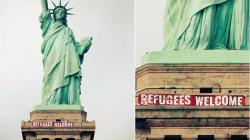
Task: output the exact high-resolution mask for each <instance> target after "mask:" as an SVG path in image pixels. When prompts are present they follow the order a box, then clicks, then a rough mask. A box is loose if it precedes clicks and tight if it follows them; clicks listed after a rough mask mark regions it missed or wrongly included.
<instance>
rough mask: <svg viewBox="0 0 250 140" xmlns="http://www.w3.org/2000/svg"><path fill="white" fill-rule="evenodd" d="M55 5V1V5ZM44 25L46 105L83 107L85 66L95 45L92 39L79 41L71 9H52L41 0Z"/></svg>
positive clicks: (55, 6)
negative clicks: (70, 24) (69, 20)
mask: <svg viewBox="0 0 250 140" xmlns="http://www.w3.org/2000/svg"><path fill="white" fill-rule="evenodd" d="M52 3H53V2H52ZM41 4H42V14H41V16H40V18H39V19H40V23H41V29H42V36H43V43H42V47H41V52H42V54H43V69H44V77H43V92H42V105H58V104H71V105H80V83H81V76H82V74H81V63H82V61H83V56H84V54H85V53H87V52H88V50H89V48H90V46H91V40H92V38H91V37H88V38H85V39H82V40H81V41H80V42H77V41H76V39H75V37H74V34H73V32H72V30H71V29H70V28H69V27H68V25H67V15H71V13H68V11H69V10H71V9H72V8H70V9H67V8H66V6H67V4H68V3H67V4H65V5H62V3H61V1H60V3H59V5H56V4H54V3H53V5H54V9H48V3H47V0H41Z"/></svg>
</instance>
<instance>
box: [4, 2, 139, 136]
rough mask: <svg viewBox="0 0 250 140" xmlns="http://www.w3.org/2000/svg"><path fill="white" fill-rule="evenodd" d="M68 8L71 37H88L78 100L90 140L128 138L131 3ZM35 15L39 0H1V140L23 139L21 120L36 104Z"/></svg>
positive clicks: (39, 68) (39, 85) (38, 34)
mask: <svg viewBox="0 0 250 140" xmlns="http://www.w3.org/2000/svg"><path fill="white" fill-rule="evenodd" d="M54 1H55V3H58V1H57V0H54ZM62 2H63V3H66V2H67V1H65V0H62ZM50 7H51V4H50ZM69 7H74V9H73V10H72V12H73V13H74V14H75V15H73V16H70V17H69V18H68V25H69V27H70V28H71V29H72V30H73V31H74V34H75V37H76V38H77V39H78V40H80V39H81V38H82V37H85V36H92V37H93V45H92V48H91V49H90V51H89V52H88V53H87V54H86V56H85V61H84V64H83V65H82V72H83V81H82V88H81V90H82V95H81V101H82V105H83V106H84V108H85V111H87V112H88V116H87V119H88V120H95V121H96V133H95V140H130V139H131V140H132V139H134V63H135V59H134V58H135V53H134V1H133V0H71V1H70V3H69ZM40 12H41V6H40V1H39V0H1V5H0V13H1V22H0V65H1V69H0V97H1V98H0V129H1V131H0V139H1V140H22V137H21V129H20V127H21V121H22V120H26V121H27V120H28V119H29V113H30V112H31V111H32V108H33V107H34V106H35V105H39V104H40V103H41V90H42V77H43V71H42V55H41V52H40V47H41V43H42V36H41V30H40V28H39V26H40V25H39V21H38V17H39V15H40Z"/></svg>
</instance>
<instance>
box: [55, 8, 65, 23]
mask: <svg viewBox="0 0 250 140" xmlns="http://www.w3.org/2000/svg"><path fill="white" fill-rule="evenodd" d="M54 16H55V19H56V20H62V19H63V20H64V19H65V18H66V16H67V13H66V11H65V10H64V9H62V8H59V9H57V10H56V11H55V13H54Z"/></svg>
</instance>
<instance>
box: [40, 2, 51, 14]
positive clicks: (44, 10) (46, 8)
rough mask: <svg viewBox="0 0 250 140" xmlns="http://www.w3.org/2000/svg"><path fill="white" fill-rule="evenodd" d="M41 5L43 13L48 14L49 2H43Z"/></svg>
mask: <svg viewBox="0 0 250 140" xmlns="http://www.w3.org/2000/svg"><path fill="white" fill-rule="evenodd" d="M41 5H42V11H43V13H44V12H47V11H48V10H49V8H48V1H47V0H41Z"/></svg>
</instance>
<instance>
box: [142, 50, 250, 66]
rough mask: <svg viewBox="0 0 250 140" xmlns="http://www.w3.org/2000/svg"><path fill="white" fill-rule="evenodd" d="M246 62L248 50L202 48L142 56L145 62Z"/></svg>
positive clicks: (159, 52) (249, 55) (248, 61)
mask: <svg viewBox="0 0 250 140" xmlns="http://www.w3.org/2000/svg"><path fill="white" fill-rule="evenodd" d="M163 63H164V64H236V63H237V64H246V63H250V51H246V50H244V51H243V50H242V51H240V50H226V51H225V50H202V51H197V50H194V51H191V50H190V51H187V50H186V51H168V52H164V51H158V52H149V53H146V54H145V55H144V56H143V57H142V61H141V65H145V64H163Z"/></svg>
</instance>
